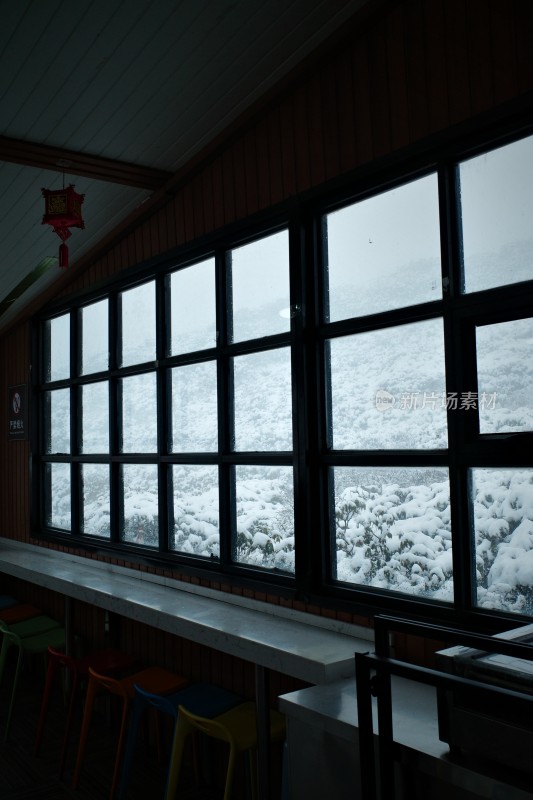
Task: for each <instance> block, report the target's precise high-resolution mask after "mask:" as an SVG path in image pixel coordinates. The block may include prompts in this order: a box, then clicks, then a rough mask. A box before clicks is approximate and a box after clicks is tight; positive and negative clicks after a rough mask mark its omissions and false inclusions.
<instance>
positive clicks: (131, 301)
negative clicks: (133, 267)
mask: <svg viewBox="0 0 533 800" xmlns="http://www.w3.org/2000/svg"><path fill="white" fill-rule="evenodd" d="M121 299H122V360H121V365H122V366H123V367H125V366H128V365H129V364H141V363H143V362H144V361H153V360H154V359H155V356H156V346H155V330H156V325H155V282H154V281H151V282H150V283H145V284H143V285H142V286H137V287H136V288H135V289H129V290H128V291H127V292H122V294H121Z"/></svg>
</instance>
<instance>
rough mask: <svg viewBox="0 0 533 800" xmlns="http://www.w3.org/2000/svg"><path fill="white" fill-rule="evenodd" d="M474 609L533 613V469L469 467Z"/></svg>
mask: <svg viewBox="0 0 533 800" xmlns="http://www.w3.org/2000/svg"><path fill="white" fill-rule="evenodd" d="M471 475H472V483H471V503H472V519H473V528H474V537H475V548H476V576H477V605H478V606H479V607H480V608H487V609H496V610H498V611H508V612H509V611H510V612H516V613H518V614H527V615H529V616H532V615H533V522H532V520H533V469H473V470H472V473H471Z"/></svg>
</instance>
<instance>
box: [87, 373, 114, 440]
mask: <svg viewBox="0 0 533 800" xmlns="http://www.w3.org/2000/svg"><path fill="white" fill-rule="evenodd" d="M81 409H82V414H81V419H82V432H81V436H82V439H81V452H82V453H108V452H109V384H108V382H107V381H101V382H100V383H90V384H87V385H86V386H82V387H81Z"/></svg>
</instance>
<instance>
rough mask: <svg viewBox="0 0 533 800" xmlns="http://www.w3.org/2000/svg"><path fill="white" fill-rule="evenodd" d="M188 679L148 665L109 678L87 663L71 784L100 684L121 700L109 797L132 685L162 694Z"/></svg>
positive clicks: (116, 774) (77, 772) (74, 783)
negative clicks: (127, 673)
mask: <svg viewBox="0 0 533 800" xmlns="http://www.w3.org/2000/svg"><path fill="white" fill-rule="evenodd" d="M187 683H188V681H187V678H185V677H184V676H183V675H176V674H175V673H173V672H170V671H169V670H166V669H161V668H160V667H148V668H147V669H143V670H141V671H140V672H136V673H134V674H133V675H129V676H128V677H126V678H122V679H121V680H117V679H116V678H112V677H110V676H108V675H102V674H100V673H98V672H95V670H93V669H92V668H91V667H89V683H88V686H87V697H86V700H85V710H84V713H83V721H82V725H81V732H80V743H79V746H78V756H77V759H76V766H75V768H74V777H73V779H72V788H73V789H76V788H77V786H78V782H79V779H80V772H81V767H82V763H83V759H84V756H85V748H86V745H87V736H88V733H89V728H90V724H91V717H92V711H93V705H94V699H95V697H96V694H97V692H98V690H99V689H100V688H101V689H107V691H108V692H110V693H111V694H113V695H116V696H117V697H119V698H120V699H121V701H122V715H121V720H120V730H119V735H118V743H117V752H116V756H115V767H114V770H113V780H112V783H111V790H110V793H109V798H110V800H112V798H114V796H115V792H116V789H117V784H118V777H119V770H120V762H121V758H122V750H123V747H124V736H125V733H126V724H127V720H128V713H129V708H130V703H131V701H132V700H133V697H134V696H135V689H134V687H135V685H136V684H137V685H138V686H140V687H141V688H142V689H144V690H145V691H147V692H150V693H151V694H160V695H165V694H171V693H173V692H176V691H177V690H178V689H181V688H182V687H183V686H185V685H186V684H187Z"/></svg>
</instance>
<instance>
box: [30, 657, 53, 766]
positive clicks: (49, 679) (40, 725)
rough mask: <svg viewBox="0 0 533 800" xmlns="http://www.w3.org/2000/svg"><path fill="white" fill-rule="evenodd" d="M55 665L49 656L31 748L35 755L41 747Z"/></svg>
mask: <svg viewBox="0 0 533 800" xmlns="http://www.w3.org/2000/svg"><path fill="white" fill-rule="evenodd" d="M57 667H58V664H57V662H56V661H55V660H54V659H53V658H50V660H49V662H48V671H47V673H46V682H45V684H44V692H43V701H42V703H41V711H40V713H39V721H38V722H37V735H36V737H35V746H34V749H33V755H34V756H37V755H38V754H39V749H40V747H41V741H42V738H43V733H44V725H45V721H46V715H47V713H48V703H49V702H50V693H51V691H52V685H53V682H54V677H55V674H56V671H57Z"/></svg>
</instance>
